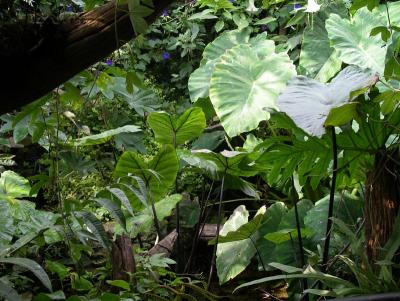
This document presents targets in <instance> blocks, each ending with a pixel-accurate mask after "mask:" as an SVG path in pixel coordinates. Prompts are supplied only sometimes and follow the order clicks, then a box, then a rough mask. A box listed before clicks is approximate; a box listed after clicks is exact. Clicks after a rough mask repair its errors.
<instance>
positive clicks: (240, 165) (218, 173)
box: [180, 149, 258, 178]
mask: <svg viewBox="0 0 400 301" xmlns="http://www.w3.org/2000/svg"><path fill="white" fill-rule="evenodd" d="M247 156H248V154H247V153H246V152H237V151H226V150H225V151H222V152H220V153H214V152H212V151H210V150H207V149H201V150H192V152H185V151H182V152H180V158H181V160H183V161H185V162H186V163H187V164H189V165H191V166H195V167H198V168H200V169H201V170H203V171H205V172H206V173H207V174H208V175H210V176H211V177H213V178H220V177H222V176H223V175H224V174H229V175H233V176H243V177H250V176H254V175H256V174H257V172H258V170H256V169H253V168H252V167H251V166H249V165H248V164H244V160H245V159H246V157H247Z"/></svg>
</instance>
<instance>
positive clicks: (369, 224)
mask: <svg viewBox="0 0 400 301" xmlns="http://www.w3.org/2000/svg"><path fill="white" fill-rule="evenodd" d="M399 164H400V154H399V151H398V150H397V149H395V150H383V151H381V152H379V153H377V154H376V155H375V162H374V168H373V170H372V171H370V172H369V174H368V176H367V181H366V187H365V188H366V191H365V207H364V216H365V238H366V242H367V246H366V248H367V254H368V258H369V260H370V262H371V263H373V262H374V261H376V260H377V259H378V257H379V250H380V248H382V247H384V245H385V243H386V242H387V240H388V239H389V237H390V235H391V234H392V231H393V225H394V221H395V219H396V216H397V213H398V209H399V203H400V177H399V176H400V165H399Z"/></svg>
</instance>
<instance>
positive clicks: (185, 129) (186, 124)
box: [147, 107, 206, 147]
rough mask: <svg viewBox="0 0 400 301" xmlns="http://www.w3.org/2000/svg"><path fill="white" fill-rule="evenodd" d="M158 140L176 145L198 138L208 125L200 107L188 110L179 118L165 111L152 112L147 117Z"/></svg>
mask: <svg viewBox="0 0 400 301" xmlns="http://www.w3.org/2000/svg"><path fill="white" fill-rule="evenodd" d="M147 122H148V123H149V125H150V127H151V129H152V130H153V131H154V134H155V138H156V140H157V141H158V142H160V143H164V144H172V145H173V146H174V147H176V146H178V145H181V144H183V143H185V142H187V141H189V140H193V139H195V138H197V137H198V136H199V135H200V134H201V133H202V132H203V130H204V128H205V127H206V118H205V116H204V113H203V110H202V109H200V108H196V107H195V108H191V109H189V110H186V111H185V112H184V113H183V114H182V115H181V116H179V118H178V119H176V118H175V117H173V116H171V115H170V114H168V113H165V112H157V113H152V114H150V115H149V117H148V118H147Z"/></svg>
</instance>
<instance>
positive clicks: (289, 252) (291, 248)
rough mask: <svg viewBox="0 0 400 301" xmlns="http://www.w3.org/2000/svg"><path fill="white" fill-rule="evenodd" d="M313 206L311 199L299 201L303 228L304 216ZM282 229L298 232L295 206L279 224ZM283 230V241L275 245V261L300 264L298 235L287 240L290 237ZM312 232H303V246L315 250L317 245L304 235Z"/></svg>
mask: <svg viewBox="0 0 400 301" xmlns="http://www.w3.org/2000/svg"><path fill="white" fill-rule="evenodd" d="M313 207H314V205H313V203H312V202H311V201H309V200H301V201H299V202H298V203H297V210H298V215H299V221H300V227H301V229H304V228H305V225H304V217H305V216H306V214H307V212H308V211H309V210H310V209H311V208H313ZM280 230H290V231H293V232H295V231H296V232H297V229H296V216H295V209H294V208H291V209H290V210H289V211H288V212H287V213H286V214H285V215H284V216H283V217H282V220H281V222H280V223H279V226H278V231H280ZM278 231H277V232H278ZM282 232H283V233H280V235H281V241H280V243H279V244H276V245H275V248H274V252H273V254H274V258H275V261H276V262H279V263H282V264H287V265H293V266H300V260H299V258H300V256H301V253H300V247H299V243H298V239H297V237H296V238H295V237H290V236H289V240H287V238H288V237H287V236H288V234H287V231H282ZM285 232H286V233H285ZM293 232H292V233H293ZM310 232H311V231H310V230H306V233H305V234H306V235H305V234H304V233H302V237H303V247H305V248H307V249H311V250H313V249H314V250H315V245H313V244H311V243H310V242H309V240H307V239H305V237H304V236H309V235H310ZM295 236H297V233H296V234H295ZM275 239H277V237H275ZM271 257H272V256H271ZM267 262H271V259H270V260H268V261H267Z"/></svg>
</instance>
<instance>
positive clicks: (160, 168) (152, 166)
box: [114, 145, 179, 202]
mask: <svg viewBox="0 0 400 301" xmlns="http://www.w3.org/2000/svg"><path fill="white" fill-rule="evenodd" d="M178 169H179V164H178V157H177V156H176V152H175V149H174V148H173V147H172V146H171V145H165V146H164V147H163V148H162V149H160V151H159V152H158V154H157V155H156V156H155V157H154V158H153V159H152V160H151V161H148V160H145V158H144V157H142V156H141V155H139V154H137V153H134V152H130V151H128V152H125V153H123V154H122V156H121V157H120V158H119V160H118V163H117V166H116V167H115V170H114V177H125V176H128V175H130V174H132V175H135V176H139V177H140V178H141V179H142V180H143V181H144V182H145V184H146V186H147V188H148V190H149V192H150V193H151V197H152V198H153V200H154V201H155V202H157V201H159V200H160V199H161V198H162V197H163V196H164V195H165V194H166V192H167V191H168V189H169V188H170V187H171V186H172V184H173V183H175V178H176V175H177V173H178ZM148 200H149V199H148Z"/></svg>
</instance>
